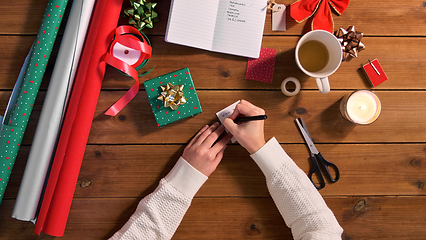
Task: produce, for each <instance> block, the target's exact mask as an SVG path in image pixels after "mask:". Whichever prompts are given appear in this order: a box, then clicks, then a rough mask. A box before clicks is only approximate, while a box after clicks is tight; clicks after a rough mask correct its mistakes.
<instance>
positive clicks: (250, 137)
mask: <svg viewBox="0 0 426 240" xmlns="http://www.w3.org/2000/svg"><path fill="white" fill-rule="evenodd" d="M264 114H265V110H263V109H262V108H259V107H256V106H255V105H253V104H251V103H250V102H248V101H246V100H241V101H240V102H239V103H238V104H237V106H236V107H235V110H234V112H233V113H232V114H231V116H229V118H226V119H225V120H224V121H223V125H224V126H225V128H226V129H228V131H229V132H231V133H232V135H233V136H234V137H235V139H236V140H237V141H238V142H239V143H240V144H241V146H243V147H244V148H245V149H246V150H247V151H248V152H249V153H250V154H253V153H255V152H256V151H257V150H259V149H260V148H261V147H263V145H265V136H264V132H263V126H264V121H251V122H244V123H239V124H236V123H234V119H235V118H237V117H238V116H239V115H244V116H246V117H250V116H256V115H264Z"/></svg>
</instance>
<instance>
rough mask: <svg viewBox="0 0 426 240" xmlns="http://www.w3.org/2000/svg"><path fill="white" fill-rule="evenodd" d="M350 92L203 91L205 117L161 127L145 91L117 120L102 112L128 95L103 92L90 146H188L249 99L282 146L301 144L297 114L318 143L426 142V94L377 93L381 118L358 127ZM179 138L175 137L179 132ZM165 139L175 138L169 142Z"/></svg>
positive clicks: (268, 129) (267, 130)
mask: <svg viewBox="0 0 426 240" xmlns="http://www.w3.org/2000/svg"><path fill="white" fill-rule="evenodd" d="M348 93H350V92H349V91H332V92H331V93H328V94H324V95H322V94H320V93H319V92H318V91H301V93H299V94H298V95H297V96H296V97H291V98H289V97H286V96H284V95H283V94H282V93H281V92H278V91H208V90H198V96H199V98H200V102H201V106H202V107H203V113H202V114H200V115H197V116H195V117H192V118H187V119H184V120H180V121H179V122H176V123H172V124H170V125H167V126H165V127H162V128H160V129H158V128H157V127H156V126H157V124H156V123H155V119H154V115H153V114H152V111H151V108H150V105H149V103H148V99H147V97H146V95H145V94H144V93H143V92H141V93H139V94H138V95H137V96H136V97H135V99H133V100H132V102H130V104H129V105H128V106H127V107H126V108H124V109H123V110H122V111H121V112H120V114H118V115H117V116H115V117H109V116H105V115H103V112H104V111H106V109H107V108H108V107H109V106H110V105H111V104H113V103H114V102H115V101H116V99H119V98H120V97H121V96H122V95H123V94H124V92H121V91H118V92H115V91H114V92H112V91H104V92H102V93H101V96H100V99H99V102H98V106H97V110H96V113H95V118H94V121H93V125H92V130H91V134H90V137H89V143H91V144H108V143H115V144H117V143H123V144H125V143H133V144H134V143H185V142H187V141H188V140H189V139H190V138H191V137H192V136H193V135H194V134H195V133H196V132H197V131H198V130H199V129H200V128H201V127H202V126H203V125H204V124H211V123H213V122H214V121H216V115H215V113H216V112H218V111H219V110H221V109H222V108H224V107H226V106H228V105H230V104H231V103H233V102H235V101H237V100H239V99H246V100H248V101H250V102H252V103H254V104H255V105H258V106H260V107H262V108H264V109H265V110H266V113H267V115H268V120H267V121H266V124H265V136H266V137H267V138H270V137H272V136H276V137H277V138H278V140H279V141H280V142H282V143H302V142H303V140H302V137H301V135H300V134H299V132H298V129H297V128H296V127H295V124H294V118H295V116H302V117H303V118H304V119H305V121H306V124H307V126H308V127H309V131H310V132H311V135H312V136H313V138H315V140H316V142H317V143H363V142H364V143H365V142H368V143H380V142H425V136H426V134H425V131H426V130H425V129H426V122H425V121H424V116H425V114H426V107H425V105H424V104H423V102H424V99H425V98H426V95H425V94H426V93H425V92H417V91H410V92H395V91H380V92H377V93H378V96H379V98H380V99H381V102H382V113H381V115H380V117H379V119H378V120H377V121H376V122H375V123H373V124H372V125H369V126H359V125H355V124H352V123H351V122H349V121H347V120H346V119H344V118H343V117H342V116H341V114H340V110H339V105H340V99H341V98H342V97H343V96H344V95H345V94H348ZM177 132H178V133H179V134H176V133H177ZM164 136H174V137H173V138H166V137H164Z"/></svg>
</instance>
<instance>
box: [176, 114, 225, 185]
mask: <svg viewBox="0 0 426 240" xmlns="http://www.w3.org/2000/svg"><path fill="white" fill-rule="evenodd" d="M224 130H225V128H224V127H223V125H220V124H219V123H218V122H216V123H213V124H212V125H211V126H210V127H209V126H208V125H206V126H204V127H203V128H201V130H200V131H199V132H198V133H197V135H195V137H194V138H193V139H192V140H191V141H190V142H189V144H188V145H187V146H186V148H185V150H183V154H182V157H183V158H184V159H185V160H186V161H187V162H188V163H189V164H191V165H192V166H193V167H194V168H195V169H197V170H198V171H200V172H201V173H203V174H204V175H206V176H207V177H208V176H210V174H212V173H213V172H214V171H215V170H216V167H217V165H219V163H220V160H222V157H223V152H224V151H225V148H226V144H227V143H228V142H229V141H230V140H231V138H232V135H231V134H227V135H226V136H224V137H223V138H222V139H221V140H219V141H217V142H216V140H217V139H218V138H219V136H220V135H221V134H222V133H223V131H224ZM215 142H216V144H215Z"/></svg>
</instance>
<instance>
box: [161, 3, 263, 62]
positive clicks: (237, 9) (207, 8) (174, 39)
mask: <svg viewBox="0 0 426 240" xmlns="http://www.w3.org/2000/svg"><path fill="white" fill-rule="evenodd" d="M265 16H266V2H265V1H263V0H216V1H199V0H173V1H172V3H171V6H170V13H169V20H168V24H167V30H166V41H167V42H171V43H176V44H181V45H185V46H191V47H196V48H201V49H206V50H210V51H215V52H222V53H228V54H234V55H239V56H245V57H252V58H258V57H259V52H260V46H261V43H262V36H263V28H264V24H265Z"/></svg>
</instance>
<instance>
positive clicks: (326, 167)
mask: <svg viewBox="0 0 426 240" xmlns="http://www.w3.org/2000/svg"><path fill="white" fill-rule="evenodd" d="M316 157H317V160H318V161H319V162H320V163H321V165H322V166H323V168H324V170H325V172H326V173H327V175H328V177H329V178H330V181H332V182H334V183H335V182H337V181H338V180H339V178H340V172H339V168H337V166H336V165H335V164H334V163H331V162H329V161H327V160H325V158H324V157H323V156H322V155H321V153H318V154H317V155H316ZM329 168H333V170H334V172H335V173H336V178H333V176H331V174H330V171H329Z"/></svg>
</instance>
